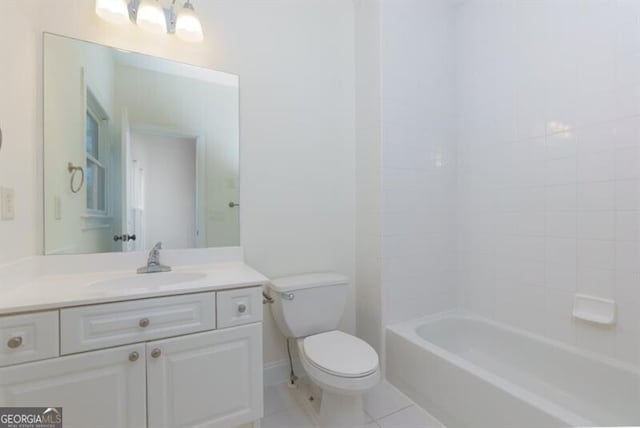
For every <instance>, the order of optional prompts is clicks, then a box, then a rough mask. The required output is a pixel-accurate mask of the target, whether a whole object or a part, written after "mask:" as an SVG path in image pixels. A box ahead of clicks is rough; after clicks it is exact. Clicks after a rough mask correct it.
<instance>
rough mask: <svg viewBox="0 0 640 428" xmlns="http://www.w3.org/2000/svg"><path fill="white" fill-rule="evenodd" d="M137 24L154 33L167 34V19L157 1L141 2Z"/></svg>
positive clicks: (146, 0) (144, 0)
mask: <svg viewBox="0 0 640 428" xmlns="http://www.w3.org/2000/svg"><path fill="white" fill-rule="evenodd" d="M136 23H137V24H138V25H139V26H140V27H141V28H143V29H145V30H147V31H151V32H152V33H166V32H167V18H166V17H165V15H164V10H163V9H162V6H161V5H160V3H158V1H157V0H142V1H141V2H140V5H139V6H138V17H137V19H136Z"/></svg>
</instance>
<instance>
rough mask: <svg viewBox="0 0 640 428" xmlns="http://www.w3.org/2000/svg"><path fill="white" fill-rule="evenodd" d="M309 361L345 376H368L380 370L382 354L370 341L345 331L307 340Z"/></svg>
mask: <svg viewBox="0 0 640 428" xmlns="http://www.w3.org/2000/svg"><path fill="white" fill-rule="evenodd" d="M302 344H303V347H304V354H305V356H306V357H307V360H308V361H309V362H310V363H311V364H313V365H314V366H316V367H317V368H319V369H320V370H323V371H325V372H327V373H330V374H333V375H336V376H341V377H362V376H367V375H369V374H371V373H373V372H375V371H376V370H377V369H378V354H377V352H376V351H375V349H373V348H372V347H371V346H370V345H369V344H368V343H367V342H365V341H364V340H362V339H358V338H357V337H354V336H351V335H350V334H346V333H343V332H341V331H337V330H334V331H329V332H326V333H320V334H314V335H313V336H309V337H307V338H305V339H304V341H303V343H302Z"/></svg>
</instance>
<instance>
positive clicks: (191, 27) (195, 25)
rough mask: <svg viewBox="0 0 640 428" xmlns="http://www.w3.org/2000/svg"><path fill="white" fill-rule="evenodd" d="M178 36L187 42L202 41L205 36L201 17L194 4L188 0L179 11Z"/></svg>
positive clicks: (177, 20)
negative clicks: (197, 13)
mask: <svg viewBox="0 0 640 428" xmlns="http://www.w3.org/2000/svg"><path fill="white" fill-rule="evenodd" d="M176 36H178V37H180V38H181V39H182V40H186V41H187V42H201V41H202V39H203V38H204V35H203V34H202V24H201V23H200V18H198V15H196V12H195V10H193V5H192V4H191V3H190V2H188V1H187V2H186V3H185V4H184V7H183V8H182V9H180V11H179V12H178V18H177V19H176Z"/></svg>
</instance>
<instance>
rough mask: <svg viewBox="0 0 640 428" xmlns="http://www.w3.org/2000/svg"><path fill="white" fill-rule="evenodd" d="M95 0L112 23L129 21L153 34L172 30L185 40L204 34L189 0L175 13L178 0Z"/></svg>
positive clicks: (99, 13)
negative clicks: (165, 3)
mask: <svg viewBox="0 0 640 428" xmlns="http://www.w3.org/2000/svg"><path fill="white" fill-rule="evenodd" d="M163 2H167V0H96V14H97V15H98V16H99V17H100V18H102V19H104V20H105V21H109V22H111V23H116V24H123V23H126V22H128V21H131V22H133V23H134V24H137V25H139V26H140V27H141V28H143V29H145V30H147V31H150V32H152V33H156V34H166V33H169V34H175V35H176V36H178V37H179V38H181V39H182V40H185V41H188V42H201V41H202V40H203V38H204V34H203V31H202V23H201V22H200V18H198V15H196V12H195V9H194V7H193V4H192V3H191V0H186V1H185V2H184V4H183V6H182V8H180V10H179V11H178V13H177V14H176V2H177V0H171V1H170V3H171V4H170V5H169V6H166V7H165V6H164V3H163Z"/></svg>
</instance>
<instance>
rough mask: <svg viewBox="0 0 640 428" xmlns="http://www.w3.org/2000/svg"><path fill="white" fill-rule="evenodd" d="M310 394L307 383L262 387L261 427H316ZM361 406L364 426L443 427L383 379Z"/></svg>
mask: <svg viewBox="0 0 640 428" xmlns="http://www.w3.org/2000/svg"><path fill="white" fill-rule="evenodd" d="M309 395H311V394H310V393H309V385H307V384H305V383H302V384H301V385H300V386H299V387H298V388H297V389H290V388H288V387H287V385H286V384H281V385H274V386H269V387H267V388H265V391H264V415H265V416H264V418H263V419H262V424H261V428H315V426H314V423H313V419H312V418H311V416H310V412H312V411H313V403H310V402H308V401H307V397H308V396H309ZM364 408H365V412H366V416H367V425H365V428H446V427H445V426H444V425H442V424H441V423H440V422H439V421H438V420H436V419H435V418H434V417H433V416H431V415H430V414H429V413H427V412H426V411H424V410H423V409H421V408H420V407H418V406H417V405H415V404H414V403H413V402H412V401H411V400H410V399H409V398H408V397H407V396H405V395H404V394H403V393H401V392H400V391H398V390H397V389H396V388H394V387H393V386H392V385H391V384H389V383H388V382H385V381H383V382H381V383H380V384H379V385H378V386H377V387H376V388H374V389H373V390H372V391H370V392H369V393H368V394H367V395H366V396H365V400H364Z"/></svg>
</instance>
